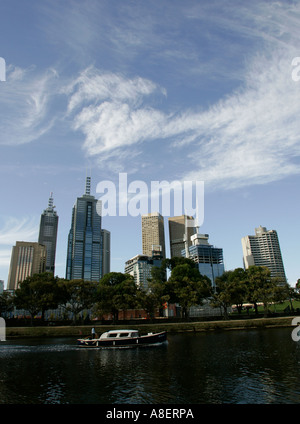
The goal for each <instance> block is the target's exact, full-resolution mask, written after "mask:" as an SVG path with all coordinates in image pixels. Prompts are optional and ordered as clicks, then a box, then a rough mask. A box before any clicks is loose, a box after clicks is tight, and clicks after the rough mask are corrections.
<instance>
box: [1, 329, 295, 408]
mask: <svg viewBox="0 0 300 424" xmlns="http://www.w3.org/2000/svg"><path fill="white" fill-rule="evenodd" d="M291 331H292V330H291V329H290V328H284V329H265V330H247V331H224V332H211V333H197V334H195V333H193V334H191V333H186V334H182V333H181V334H174V335H169V336H168V342H167V343H166V344H163V345H161V346H153V347H139V348H137V349H101V350H100V349H99V350H92V349H89V350H88V349H82V348H79V347H77V346H76V343H75V342H76V341H74V340H73V339H69V338H67V339H66V338H59V339H42V340H34V339H26V340H25V339H23V340H11V341H6V342H0V403H1V404H73V405H74V404H98V405H101V404H168V405H172V404H173V405H174V404H198V405H199V404H273V403H280V404H287V403H288V404H297V403H299V401H300V342H295V341H293V340H292V337H291Z"/></svg>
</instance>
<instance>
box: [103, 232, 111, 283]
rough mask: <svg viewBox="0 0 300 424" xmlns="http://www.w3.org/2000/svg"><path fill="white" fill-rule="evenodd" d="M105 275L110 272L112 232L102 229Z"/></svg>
mask: <svg viewBox="0 0 300 424" xmlns="http://www.w3.org/2000/svg"><path fill="white" fill-rule="evenodd" d="M101 237H102V266H103V275H105V274H108V273H109V272H110V232H109V231H107V230H104V229H102V230H101Z"/></svg>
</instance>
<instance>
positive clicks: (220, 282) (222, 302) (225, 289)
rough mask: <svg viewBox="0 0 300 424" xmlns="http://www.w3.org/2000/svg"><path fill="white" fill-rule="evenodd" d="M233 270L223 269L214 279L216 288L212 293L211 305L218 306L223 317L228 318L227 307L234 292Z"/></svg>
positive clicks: (231, 301)
mask: <svg viewBox="0 0 300 424" xmlns="http://www.w3.org/2000/svg"><path fill="white" fill-rule="evenodd" d="M232 274H233V271H225V272H224V273H223V274H222V275H221V276H220V277H217V278H216V280H215V283H216V290H215V292H214V293H213V294H212V300H211V305H212V306H213V307H219V308H221V310H223V313H224V319H228V312H227V311H228V308H229V307H230V306H231V305H232V303H233V293H234V284H235V283H234V278H233V277H232Z"/></svg>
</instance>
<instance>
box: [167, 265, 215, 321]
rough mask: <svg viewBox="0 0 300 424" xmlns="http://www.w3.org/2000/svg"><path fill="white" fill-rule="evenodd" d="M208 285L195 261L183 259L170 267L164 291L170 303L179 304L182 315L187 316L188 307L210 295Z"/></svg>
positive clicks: (207, 280)
mask: <svg viewBox="0 0 300 424" xmlns="http://www.w3.org/2000/svg"><path fill="white" fill-rule="evenodd" d="M210 287H211V283H210V280H209V279H208V278H207V277H204V276H202V275H201V274H200V272H199V271H198V269H197V268H196V267H195V263H194V262H193V261H191V262H188V261H185V262H184V263H178V264H177V265H175V266H174V267H172V273H171V276H170V278H169V280H168V281H167V282H166V283H165V290H164V292H165V294H167V295H168V296H169V299H170V303H179V304H180V306H181V308H182V316H183V317H185V318H187V317H188V312H189V308H190V307H191V306H193V305H201V303H202V301H203V299H204V298H205V297H208V296H209V295H210V292H211V291H210Z"/></svg>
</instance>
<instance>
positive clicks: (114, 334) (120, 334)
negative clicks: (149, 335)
mask: <svg viewBox="0 0 300 424" xmlns="http://www.w3.org/2000/svg"><path fill="white" fill-rule="evenodd" d="M125 337H130V338H135V337H139V332H138V331H137V330H110V331H107V332H106V333H103V334H101V336H100V340H102V339H112V338H114V339H121V338H125Z"/></svg>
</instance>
